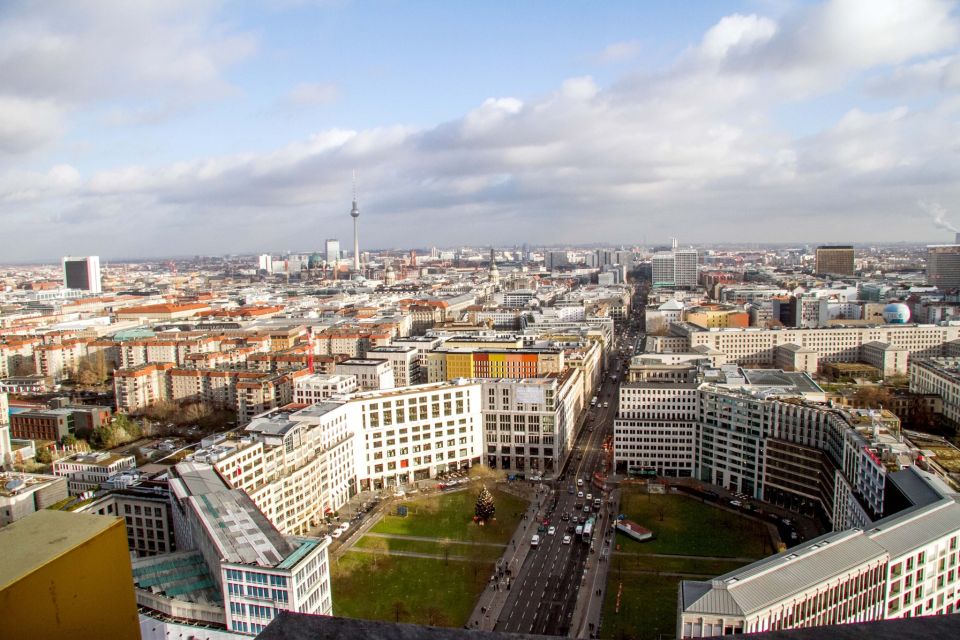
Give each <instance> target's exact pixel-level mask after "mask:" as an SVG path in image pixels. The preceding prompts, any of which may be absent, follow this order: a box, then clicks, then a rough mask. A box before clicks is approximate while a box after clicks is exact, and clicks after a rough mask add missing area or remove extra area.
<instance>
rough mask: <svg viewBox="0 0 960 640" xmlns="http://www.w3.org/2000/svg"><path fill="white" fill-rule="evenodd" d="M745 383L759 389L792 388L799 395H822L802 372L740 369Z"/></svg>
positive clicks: (818, 388)
mask: <svg viewBox="0 0 960 640" xmlns="http://www.w3.org/2000/svg"><path fill="white" fill-rule="evenodd" d="M741 371H743V376H744V377H745V378H746V379H747V383H749V384H752V385H756V386H760V387H792V388H794V389H796V390H797V391H799V392H800V393H823V389H821V388H820V387H819V386H818V385H817V383H816V382H814V381H813V378H811V377H810V376H809V375H807V374H806V373H803V372H802V371H782V370H780V369H742V370H741Z"/></svg>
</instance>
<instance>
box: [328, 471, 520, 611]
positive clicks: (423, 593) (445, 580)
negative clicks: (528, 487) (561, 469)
mask: <svg viewBox="0 0 960 640" xmlns="http://www.w3.org/2000/svg"><path fill="white" fill-rule="evenodd" d="M488 488H489V487H488ZM479 490H480V485H479V484H478V483H471V484H470V485H469V486H468V488H467V489H465V490H462V491H454V492H449V493H441V494H439V495H431V496H424V497H417V498H412V499H409V500H405V501H403V502H399V503H396V504H394V505H391V509H390V510H391V513H392V514H394V515H386V516H384V517H383V519H382V520H381V521H380V522H378V523H377V524H376V525H375V526H374V527H373V528H372V529H371V530H370V533H376V534H386V535H387V536H415V537H418V538H425V539H424V540H408V539H404V538H391V537H382V536H379V535H378V536H372V535H364V536H362V537H361V538H360V539H359V540H357V542H356V543H355V545H354V549H352V550H350V551H347V552H346V553H345V554H343V555H342V556H341V557H340V558H339V559H338V560H331V580H332V586H333V608H334V614H335V615H340V616H347V617H351V618H365V619H370V620H389V621H392V622H397V621H399V622H411V623H417V624H428V625H436V626H452V627H458V626H462V625H463V624H464V623H465V622H466V621H467V619H468V618H469V617H470V613H471V612H472V611H473V607H474V603H475V602H476V599H477V596H478V595H479V594H480V592H481V591H483V589H484V588H485V587H486V586H487V582H488V580H489V578H490V574H491V573H492V572H493V565H494V562H495V561H496V560H497V559H498V558H499V557H500V556H501V555H503V551H504V549H505V548H506V545H507V544H508V543H509V542H510V537H511V535H512V534H513V532H514V530H515V529H516V527H517V524H518V523H519V522H520V516H521V515H522V514H523V512H524V511H525V510H526V508H527V502H526V501H525V500H523V499H521V498H517V497H515V496H513V495H510V494H508V493H504V492H502V491H497V490H496V489H491V493H492V494H493V497H494V504H495V505H496V508H497V512H496V513H497V518H496V520H495V521H493V522H489V523H487V524H485V525H484V526H479V525H478V524H476V523H475V522H474V521H473V515H474V507H475V503H476V500H477V494H478V492H479ZM401 505H402V506H405V507H407V516H406V517H401V516H398V515H395V514H396V513H397V509H396V507H398V506H401ZM474 543H480V544H474ZM364 549H366V550H370V551H377V553H368V552H365V551H363V550H364ZM390 552H407V553H419V554H427V555H430V556H433V557H430V558H421V557H409V556H400V555H390ZM461 558H462V559H461Z"/></svg>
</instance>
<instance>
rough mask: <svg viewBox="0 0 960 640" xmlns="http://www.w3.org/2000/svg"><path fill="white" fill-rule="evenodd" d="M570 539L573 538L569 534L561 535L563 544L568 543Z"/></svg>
mask: <svg viewBox="0 0 960 640" xmlns="http://www.w3.org/2000/svg"><path fill="white" fill-rule="evenodd" d="M571 540H573V538H571V537H570V534H567V535H565V536H563V544H570V541H571Z"/></svg>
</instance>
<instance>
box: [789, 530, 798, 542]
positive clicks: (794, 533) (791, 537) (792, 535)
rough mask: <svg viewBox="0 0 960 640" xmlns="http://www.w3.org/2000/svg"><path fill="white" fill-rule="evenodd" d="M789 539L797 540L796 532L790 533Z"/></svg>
mask: <svg viewBox="0 0 960 640" xmlns="http://www.w3.org/2000/svg"><path fill="white" fill-rule="evenodd" d="M790 539H791V540H796V539H797V532H796V531H791V532H790Z"/></svg>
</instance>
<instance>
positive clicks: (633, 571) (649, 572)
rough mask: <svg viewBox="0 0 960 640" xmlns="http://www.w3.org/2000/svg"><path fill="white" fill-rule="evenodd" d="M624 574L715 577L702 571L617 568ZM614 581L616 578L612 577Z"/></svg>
mask: <svg viewBox="0 0 960 640" xmlns="http://www.w3.org/2000/svg"><path fill="white" fill-rule="evenodd" d="M616 571H618V570H616V569H614V570H612V571H611V573H614V572H616ZM621 573H622V574H626V575H631V576H667V577H668V578H689V579H692V580H710V579H711V578H714V577H716V576H715V575H714V574H703V573H681V572H679V571H654V570H653V569H622V570H619V572H618V575H619V574H621ZM612 580H613V581H614V582H616V580H617V579H616V578H612Z"/></svg>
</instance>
